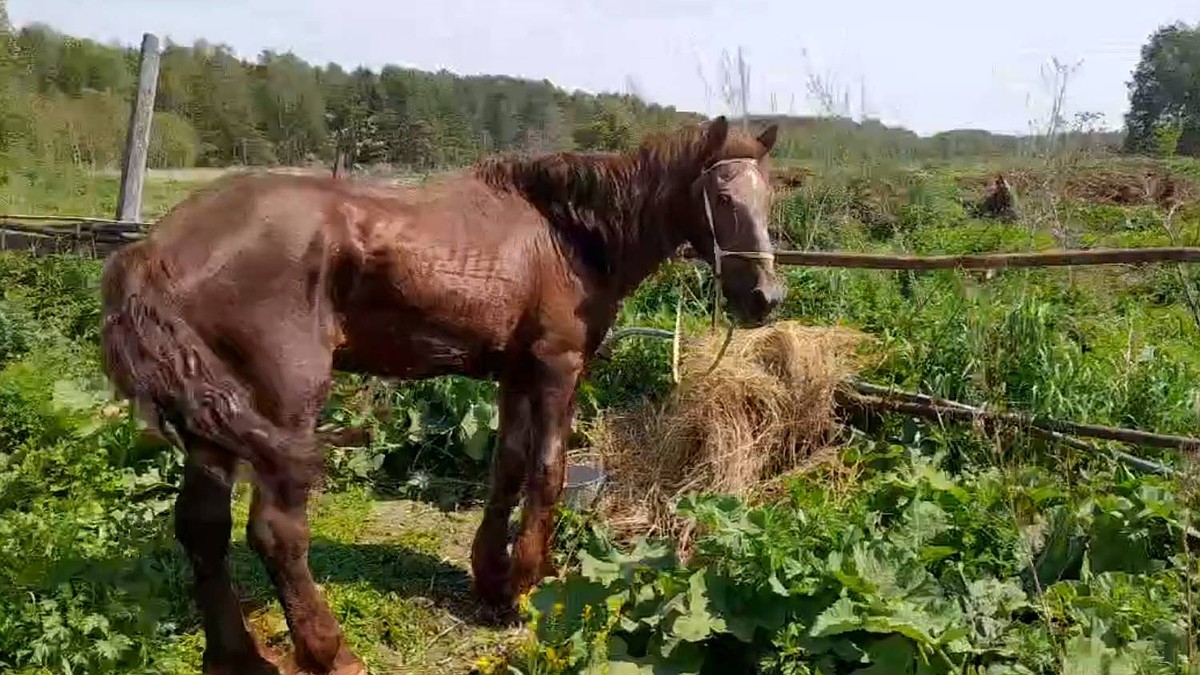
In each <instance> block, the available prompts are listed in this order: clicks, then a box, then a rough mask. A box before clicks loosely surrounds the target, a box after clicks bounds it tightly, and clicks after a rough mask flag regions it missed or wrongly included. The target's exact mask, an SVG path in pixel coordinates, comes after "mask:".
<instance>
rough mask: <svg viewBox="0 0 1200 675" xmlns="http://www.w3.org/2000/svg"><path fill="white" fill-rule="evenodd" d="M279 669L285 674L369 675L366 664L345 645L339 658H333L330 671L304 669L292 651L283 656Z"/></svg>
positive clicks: (339, 653) (339, 652)
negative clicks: (317, 671) (319, 671)
mask: <svg viewBox="0 0 1200 675" xmlns="http://www.w3.org/2000/svg"><path fill="white" fill-rule="evenodd" d="M279 671H280V672H281V673H282V674H283V675H368V673H367V667H366V665H364V664H363V662H362V661H361V660H359V658H358V657H357V656H355V655H354V652H351V651H350V649H349V648H348V647H346V646H345V645H343V646H342V648H341V650H340V651H338V655H337V658H335V659H334V660H333V667H332V668H331V669H330V670H329V671H328V672H325V673H316V672H311V671H307V670H303V669H301V668H300V666H299V665H297V664H296V659H295V656H294V655H293V654H290V653H289V654H288V655H287V656H285V657H283V659H282V661H281V662H280V664H279Z"/></svg>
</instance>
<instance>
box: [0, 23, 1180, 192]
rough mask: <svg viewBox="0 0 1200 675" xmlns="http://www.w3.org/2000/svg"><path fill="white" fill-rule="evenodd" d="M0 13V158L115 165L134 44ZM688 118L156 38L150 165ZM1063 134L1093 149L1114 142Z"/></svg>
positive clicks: (865, 134) (588, 137)
mask: <svg viewBox="0 0 1200 675" xmlns="http://www.w3.org/2000/svg"><path fill="white" fill-rule="evenodd" d="M0 8H2V0H0ZM0 23H3V28H2V29H0V30H2V31H3V33H2V35H0V40H2V43H0V50H2V51H0V54H2V56H3V61H2V62H0V157H3V158H7V159H9V160H10V161H13V160H16V161H24V162H53V163H55V164H61V163H71V164H75V165H84V166H91V167H104V168H111V167H113V166H116V165H117V164H118V162H119V157H120V151H121V146H122V143H123V138H124V131H125V127H126V125H127V123H128V120H127V118H128V106H129V101H130V99H131V98H132V95H133V91H134V89H135V88H136V82H137V65H138V54H137V49H136V48H134V47H130V46H116V45H110V44H102V43H98V42H95V41H92V40H88V39H81V38H76V37H72V36H68V35H63V34H61V33H59V32H57V31H55V30H54V29H52V28H50V27H48V26H45V25H36V24H35V25H29V26H25V27H22V28H20V29H19V30H13V29H11V28H9V27H8V26H7V22H6V21H5V20H4V19H3V18H2V17H0ZM1144 88H1145V87H1143V89H1144ZM1143 98H1146V96H1143ZM776 117H777V119H780V121H782V122H783V128H784V131H785V133H784V135H783V140H782V141H781V142H780V144H779V146H778V147H779V150H778V154H779V155H780V156H782V157H788V158H792V159H796V160H806V159H826V160H832V161H836V162H839V163H842V162H851V161H859V160H862V159H867V158H879V157H888V158H892V159H899V160H904V159H955V158H962V157H988V156H999V155H1011V154H1017V153H1022V152H1024V151H1027V150H1029V149H1030V148H1032V147H1034V146H1035V145H1036V140H1037V139H1036V138H1032V137H1018V136H1005V135H998V134H992V133H989V132H986V131H975V130H960V131H950V132H945V133H941V134H937V135H934V136H932V137H920V136H918V135H917V134H915V133H913V132H911V131H909V130H906V129H902V128H895V127H887V126H885V125H883V124H880V123H878V122H876V121H872V120H866V121H861V122H860V121H854V120H852V119H849V118H847V117H839V116H836V115H833V116H823V117H783V116H776ZM695 119H701V116H700V115H697V114H693V113H687V112H682V111H678V110H676V109H675V108H673V107H671V106H662V105H657V104H653V103H648V102H645V101H643V100H641V99H640V98H638V97H637V96H634V95H628V94H615V93H602V94H590V93H584V92H579V91H575V92H568V91H565V90H563V89H561V88H559V87H557V86H555V85H554V84H552V83H551V82H549V81H545V80H543V81H534V80H527V79H520V78H514V77H506V76H491V75H488V76H459V75H455V74H452V73H449V72H445V71H442V72H424V71H420V70H414V69H411V68H402V67H397V66H386V67H384V68H382V69H380V70H378V71H374V70H369V69H366V68H357V69H354V70H346V69H344V68H342V67H341V66H338V65H337V64H327V65H323V66H317V65H313V64H310V63H307V62H306V61H304V60H303V59H301V58H299V57H297V56H296V55H294V54H291V53H276V52H270V51H265V52H263V53H261V54H259V55H258V57H257V58H255V59H253V60H245V59H241V58H239V57H238V56H236V55H235V54H234V53H233V52H232V51H231V49H230V48H228V47H226V46H224V45H219V44H210V43H206V42H197V43H196V44H193V45H191V46H185V45H179V44H173V43H169V42H168V43H167V44H166V45H165V48H164V50H163V53H162V57H161V66H160V75H159V82H158V94H157V98H156V101H155V118H154V124H153V131H152V142H151V152H150V163H151V166H153V167H190V166H227V165H238V164H243V165H263V164H283V165H302V164H309V163H315V162H320V163H323V164H326V165H329V164H331V163H332V161H333V159H334V157H335V156H336V155H337V153H338V152H339V150H340V151H343V152H344V154H345V155H346V156H347V157H349V158H350V159H351V161H353V162H354V163H357V164H376V163H385V164H391V165H395V166H399V167H404V168H412V169H432V168H439V167H447V166H457V165H462V164H465V163H468V162H471V161H473V160H475V159H477V158H478V157H480V156H481V155H483V154H487V153H492V152H497V151H508V150H526V151H534V152H537V151H543V150H569V149H577V150H621V149H625V148H629V147H631V146H633V145H634V144H636V143H637V142H638V141H639V140H640V139H641V137H642V136H643V135H644V134H645V133H647V132H650V131H655V130H660V129H665V128H670V127H673V126H675V125H677V124H679V123H680V122H681V121H685V120H695ZM1145 126H1146V125H1144V124H1143V125H1142V127H1139V128H1143V127H1145ZM1177 126H1178V125H1177ZM1172 128H1174V127H1172ZM1079 137H1080V138H1082V139H1083V140H1084V141H1085V142H1087V143H1091V144H1093V145H1095V146H1097V147H1099V148H1104V149H1109V148H1115V147H1117V146H1119V145H1120V143H1121V140H1122V139H1121V136H1119V135H1116V134H1113V133H1084V134H1081V135H1079ZM1185 137H1186V134H1185ZM1185 140H1186V138H1185ZM1181 145H1187V144H1186V143H1184V144H1181Z"/></svg>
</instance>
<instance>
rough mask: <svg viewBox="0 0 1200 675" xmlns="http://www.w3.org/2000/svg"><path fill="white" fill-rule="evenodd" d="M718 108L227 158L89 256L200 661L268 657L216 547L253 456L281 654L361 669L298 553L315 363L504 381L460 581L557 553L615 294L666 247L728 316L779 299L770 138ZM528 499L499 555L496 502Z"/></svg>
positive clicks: (304, 532) (299, 668)
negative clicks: (163, 467)
mask: <svg viewBox="0 0 1200 675" xmlns="http://www.w3.org/2000/svg"><path fill="white" fill-rule="evenodd" d="M775 134H776V127H774V126H772V127H769V128H768V129H767V130H766V131H764V132H763V133H762V134H760V135H759V136H757V137H754V136H752V135H749V134H746V133H744V132H741V131H737V130H730V127H729V124H728V122H727V121H726V120H725V118H723V117H719V118H717V119H715V120H713V121H711V122H708V123H706V124H704V125H700V126H694V127H687V128H684V129H682V130H679V131H677V132H675V133H672V134H669V135H665V136H663V137H660V138H656V139H651V140H648V141H646V142H645V143H644V144H643V145H642V146H641V147H640V148H638V149H637V150H636V151H634V152H631V153H628V154H570V153H562V154H553V155H547V156H542V157H536V158H492V159H488V160H485V161H483V162H482V163H481V164H479V165H478V166H476V167H475V168H474V169H473V170H472V171H470V172H467V173H464V174H461V175H458V176H456V177H453V178H449V179H447V180H444V181H442V182H439V183H435V184H432V185H428V186H424V187H420V188H391V187H387V188H384V187H371V186H367V185H363V184H356V183H354V182H351V181H345V180H333V179H331V178H327V177H326V178H316V177H298V176H282V175H270V174H265V175H253V176H240V177H235V178H232V179H229V180H224V181H220V182H219V183H217V184H216V185H215V186H214V187H212V188H211V189H207V190H204V191H202V192H198V193H197V194H195V195H193V196H191V197H189V198H188V199H187V200H185V201H184V202H183V203H181V204H180V205H178V206H177V207H175V209H174V210H173V211H171V212H170V213H169V214H168V215H167V216H165V217H164V218H163V219H162V220H161V221H160V222H159V223H158V224H157V226H156V227H155V228H154V229H153V231H152V232H151V233H150V234H149V236H147V237H146V239H145V240H143V241H141V242H138V243H136V244H134V245H131V246H128V247H126V248H124V249H122V250H121V251H119V252H118V253H116V254H115V255H113V256H112V257H111V258H110V259H109V261H108V262H107V263H106V265H105V270H104V276H103V291H102V293H103V300H104V327H103V346H104V356H105V368H106V371H107V373H108V374H109V377H110V378H111V379H112V381H113V383H114V384H115V385H116V386H117V388H118V389H119V390H120V391H121V392H122V394H123V395H125V396H127V397H128V398H130V399H132V400H133V401H134V402H135V404H136V407H137V408H138V409H139V410H140V411H141V413H142V414H143V415H145V416H146V418H147V419H148V420H149V421H150V422H151V423H152V424H154V425H156V427H157V428H159V429H160V430H163V431H164V433H168V434H171V435H173V436H174V437H175V438H177V439H178V441H179V442H180V443H182V445H183V446H184V448H185V449H186V453H187V464H186V468H185V473H184V478H183V485H182V489H181V492H180V495H179V498H178V502H177V504H176V510H175V532H176V537H177V538H178V540H179V541H180V543H181V545H182V547H183V549H184V551H185V552H186V553H187V556H188V559H189V561H190V563H191V567H192V570H193V573H194V583H195V587H194V594H195V601H196V603H197V605H198V606H199V609H200V612H201V614H202V616H203V623H204V632H205V637H206V642H207V644H206V649H205V652H204V669H205V671H206V672H208V673H268V672H270V673H273V672H276V669H275V668H276V666H275V665H273V664H272V663H271V662H268V660H267V659H266V658H265V657H264V656H263V655H262V654H261V653H260V651H259V648H258V646H257V645H256V642H255V640H254V638H253V637H252V635H251V634H250V632H249V630H248V629H247V627H246V624H245V622H244V621H243V618H242V615H241V612H240V608H239V604H238V600H237V598H236V596H235V594H234V591H233V588H232V585H231V582H230V576H229V566H228V551H229V537H230V529H231V527H232V525H231V517H230V499H231V489H232V475H233V472H234V469H235V464H236V463H237V462H238V460H245V461H247V462H249V463H250V465H252V467H253V469H254V478H253V482H254V496H253V502H252V506H251V513H250V522H249V524H248V526H247V538H248V540H249V542H250V545H251V546H252V547H253V549H254V551H255V552H256V553H257V554H258V555H259V556H260V557H261V559H262V560H263V562H264V564H265V565H266V568H267V569H268V571H269V572H270V576H271V580H272V582H273V584H274V586H275V588H276V591H277V594H278V597H279V600H280V602H281V603H282V605H283V610H284V613H285V615H286V617H287V622H288V627H289V630H290V633H291V637H292V641H293V645H294V653H293V655H292V656H291V657H289V659H287V662H286V663H283V664H280V665H281V667H283V669H284V670H285V672H303V673H329V672H334V671H336V672H337V673H339V674H341V673H352V672H360V671H361V669H362V666H361V663H360V662H359V660H358V659H357V658H356V657H355V656H354V655H353V654H352V653H351V652H350V650H349V649H348V648H347V647H346V646H345V645H344V643H343V640H342V636H341V632H340V628H339V626H338V624H337V622H336V621H335V619H334V617H333V615H332V614H331V613H330V610H329V608H328V606H327V605H326V603H325V601H324V599H323V598H322V596H321V595H320V593H319V591H318V589H317V588H316V586H315V585H314V583H313V579H312V575H311V572H310V570H309V567H308V547H309V529H308V521H307V517H306V513H305V507H306V502H307V499H308V494H309V490H310V488H311V487H312V486H313V485H314V483H315V481H316V480H317V479H318V478H319V473H320V468H321V466H322V455H321V449H320V448H318V447H316V444H315V442H314V426H315V422H316V418H317V415H318V412H319V410H320V408H321V406H322V403H323V401H324V399H325V396H326V394H327V390H328V387H329V384H330V377H331V371H332V370H333V369H339V370H344V371H354V372H360V373H373V374H377V375H382V376H388V377H395V378H401V379H412V378H423V377H431V376H435V375H440V374H448V373H459V374H463V375H467V376H471V377H477V378H495V379H496V380H498V381H499V382H500V384H501V394H500V398H501V400H500V410H501V422H500V440H499V444H498V447H497V449H496V452H495V454H494V458H495V459H494V465H493V468H492V472H493V473H492V487H491V495H490V497H489V500H488V503H487V507H486V511H485V514H484V517H483V522H482V524H481V525H480V526H479V530H478V533H477V534H476V537H475V542H474V547H473V550H472V568H473V573H474V587H475V591H476V593H477V594H478V595H479V596H480V597H481V598H482V599H483V600H484V601H486V602H487V603H489V604H491V605H493V606H498V607H509V608H511V606H512V603H513V602H514V598H515V596H516V595H518V594H519V593H522V592H524V591H526V590H528V589H529V588H531V587H532V586H533V585H534V584H536V583H537V582H538V581H539V580H540V579H542V578H543V577H544V576H545V575H547V574H549V573H551V572H552V570H551V569H550V566H549V557H548V551H547V545H548V538H549V536H550V532H551V525H552V522H551V521H552V510H553V507H554V505H555V504H556V502H557V501H558V499H559V496H560V493H561V491H562V485H563V478H564V475H563V474H564V451H565V447H564V446H565V444H566V438H567V434H568V432H569V429H570V425H571V419H572V415H573V406H574V396H575V389H576V383H577V380H578V378H579V377H580V373H581V372H582V371H583V370H584V366H585V364H586V362H587V361H588V359H589V358H590V357H591V356H592V354H593V352H594V351H595V350H596V348H597V347H598V345H599V344H600V342H601V339H602V338H603V337H604V336H605V333H606V332H607V330H608V329H609V327H610V326H611V325H612V323H613V321H614V318H615V316H616V313H617V310H618V305H619V303H620V302H621V299H622V298H623V297H624V296H626V295H627V294H628V293H629V292H630V291H631V290H633V289H634V288H635V287H636V286H637V285H638V284H639V283H640V282H641V281H642V280H643V279H645V278H646V277H647V276H648V275H649V274H650V273H651V272H653V271H654V270H655V268H656V267H658V265H659V264H660V263H661V262H663V261H664V260H665V259H666V258H667V257H669V256H670V255H671V254H672V252H673V251H675V250H676V249H677V248H678V247H679V246H681V245H682V244H684V243H690V244H691V245H692V246H693V247H694V248H695V249H696V250H697V251H698V252H699V253H700V254H701V256H703V257H704V258H705V259H706V260H707V261H708V262H709V263H710V264H713V265H714V269H715V270H716V271H717V276H718V277H719V279H720V286H721V288H722V290H723V292H724V294H725V296H726V297H727V298H728V299H729V303H730V308H731V311H732V313H733V315H734V316H735V318H737V319H738V320H739V321H740V322H742V323H759V322H762V321H765V320H766V318H767V317H768V315H769V314H770V312H771V310H772V309H773V308H774V307H775V305H776V304H777V303H778V302H779V301H780V299H781V298H782V296H783V288H782V287H781V285H780V284H779V283H778V282H777V280H776V277H775V272H774V269H773V266H772V261H773V257H772V255H771V253H770V251H771V248H770V240H769V238H768V233H767V218H768V212H769V206H770V188H769V182H768V180H767V179H766V177H765V176H766V166H765V162H766V157H767V154H768V152H769V151H770V149H771V147H772V146H773V145H774V142H775ZM523 486H524V488H525V489H526V508H525V509H524V514H523V522H522V524H521V528H520V532H519V535H518V537H517V539H516V542H515V543H514V545H513V549H512V553H511V556H510V554H509V552H508V550H507V544H508V541H507V529H508V528H507V524H508V523H507V521H508V518H509V515H510V513H511V511H512V509H513V508H514V507H515V505H516V502H517V499H518V496H519V493H520V492H521V489H522V487H523Z"/></svg>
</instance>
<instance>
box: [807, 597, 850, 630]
mask: <svg viewBox="0 0 1200 675" xmlns="http://www.w3.org/2000/svg"><path fill="white" fill-rule="evenodd" d="M862 627H863V622H862V619H861V618H860V617H859V615H858V610H857V608H856V607H855V605H854V602H853V601H852V600H850V598H847V597H845V596H843V597H841V598H838V600H837V602H835V603H833V604H832V605H830V606H829V608H828V609H826V610H825V611H824V612H821V613H820V614H819V615H818V616H817V620H816V621H814V622H813V626H812V629H811V630H810V631H809V635H812V636H813V637H829V636H831V635H838V634H841V633H847V632H849V631H853V630H860V629H862Z"/></svg>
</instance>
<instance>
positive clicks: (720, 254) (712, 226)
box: [700, 157, 775, 280]
mask: <svg viewBox="0 0 1200 675" xmlns="http://www.w3.org/2000/svg"><path fill="white" fill-rule="evenodd" d="M727 164H750V165H751V166H753V167H754V170H755V171H759V168H758V162H757V161H756V160H753V159H750V158H748V157H735V158H732V159H722V160H719V161H716V162H713V163H712V164H710V165H709V166H708V168H706V169H705V170H704V171H702V172H701V173H700V176H701V178H703V177H704V176H705V175H707V174H708V172H710V171H712V170H713V169H715V168H717V167H718V166H722V165H727ZM700 189H701V192H702V194H703V197H704V217H705V219H706V220H707V221H708V233H709V235H710V236H711V237H712V247H713V274H714V275H715V276H716V278H717V279H718V280H720V278H721V259H722V258H725V257H735V258H745V259H747V260H760V261H765V262H769V263H774V262H775V253H774V252H772V251H724V250H722V249H721V244H720V242H719V241H717V227H716V221H715V220H714V219H713V213H712V203H711V202H710V201H709V199H708V185H707V184H702V185H701V188H700ZM733 217H734V218H735V219H736V218H737V213H736V212H734V216H733Z"/></svg>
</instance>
